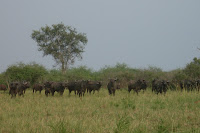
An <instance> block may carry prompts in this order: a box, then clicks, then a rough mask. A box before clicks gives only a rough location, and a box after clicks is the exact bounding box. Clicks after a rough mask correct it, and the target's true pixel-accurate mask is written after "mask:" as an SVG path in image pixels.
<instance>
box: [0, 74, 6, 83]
mask: <svg viewBox="0 0 200 133" xmlns="http://www.w3.org/2000/svg"><path fill="white" fill-rule="evenodd" d="M0 84H6V79H5V74H4V73H2V74H0Z"/></svg>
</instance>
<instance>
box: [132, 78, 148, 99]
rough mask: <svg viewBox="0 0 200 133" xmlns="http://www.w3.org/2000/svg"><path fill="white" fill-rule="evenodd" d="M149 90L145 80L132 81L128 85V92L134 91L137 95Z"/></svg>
mask: <svg viewBox="0 0 200 133" xmlns="http://www.w3.org/2000/svg"><path fill="white" fill-rule="evenodd" d="M146 88H147V83H146V81H145V80H141V79H139V80H137V81H130V82H129V83H128V92H129V93H130V92H131V90H134V91H135V92H136V93H137V95H138V93H139V92H140V90H143V92H144V91H145V90H146Z"/></svg>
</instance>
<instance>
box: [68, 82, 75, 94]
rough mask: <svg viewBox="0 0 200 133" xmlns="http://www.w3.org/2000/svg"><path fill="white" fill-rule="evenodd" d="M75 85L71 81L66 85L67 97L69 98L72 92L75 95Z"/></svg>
mask: <svg viewBox="0 0 200 133" xmlns="http://www.w3.org/2000/svg"><path fill="white" fill-rule="evenodd" d="M76 83H77V81H71V82H68V83H67V85H66V87H67V88H68V90H69V96H70V94H71V92H72V91H74V93H75V95H76Z"/></svg>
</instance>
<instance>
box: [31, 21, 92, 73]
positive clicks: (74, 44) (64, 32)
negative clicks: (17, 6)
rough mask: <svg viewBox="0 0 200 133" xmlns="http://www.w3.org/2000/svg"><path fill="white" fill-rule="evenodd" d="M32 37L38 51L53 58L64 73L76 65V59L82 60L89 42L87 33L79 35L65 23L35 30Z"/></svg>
mask: <svg viewBox="0 0 200 133" xmlns="http://www.w3.org/2000/svg"><path fill="white" fill-rule="evenodd" d="M31 37H32V39H33V40H35V41H36V42H37V45H38V46H39V49H38V50H39V51H43V56H47V55H51V56H53V58H54V60H55V62H56V65H60V66H61V69H62V72H63V73H65V71H66V70H67V68H68V67H69V65H73V64H74V62H75V59H76V58H78V59H82V53H83V52H84V51H83V49H84V46H85V45H86V44H87V41H88V40H87V36H86V34H85V33H78V32H77V30H76V29H75V28H72V27H71V26H65V25H64V24H63V23H60V24H53V25H52V26H47V25H46V26H45V27H41V28H40V30H34V31H33V33H32V35H31Z"/></svg>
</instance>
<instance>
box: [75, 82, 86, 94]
mask: <svg viewBox="0 0 200 133" xmlns="http://www.w3.org/2000/svg"><path fill="white" fill-rule="evenodd" d="M86 88H87V81H85V80H80V81H77V82H76V83H75V90H76V92H77V95H79V97H82V96H84V94H85V91H86Z"/></svg>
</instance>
